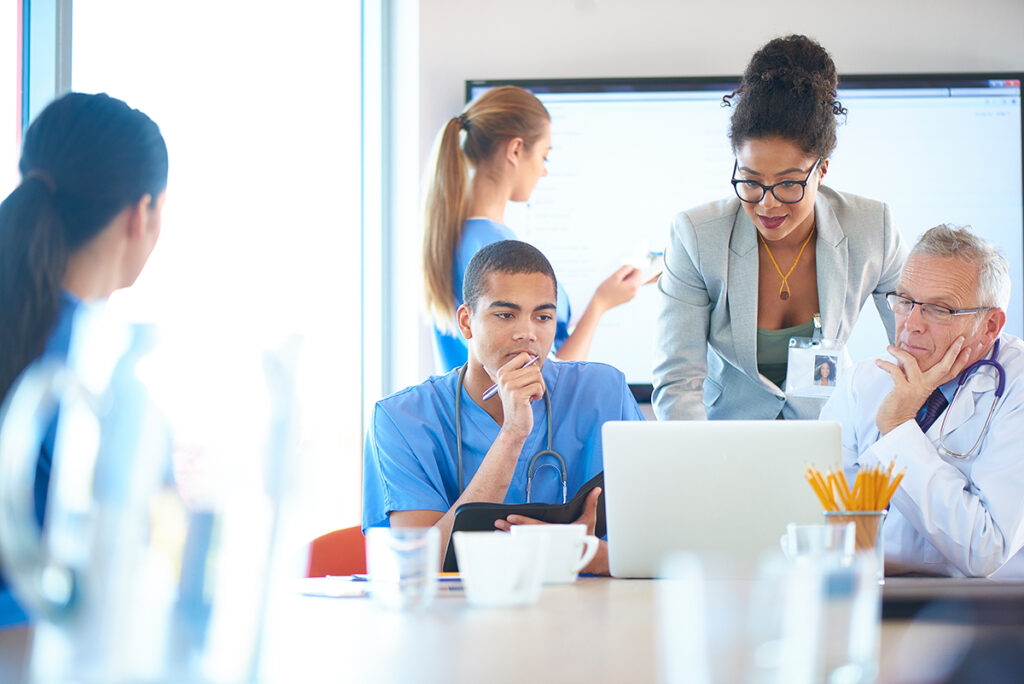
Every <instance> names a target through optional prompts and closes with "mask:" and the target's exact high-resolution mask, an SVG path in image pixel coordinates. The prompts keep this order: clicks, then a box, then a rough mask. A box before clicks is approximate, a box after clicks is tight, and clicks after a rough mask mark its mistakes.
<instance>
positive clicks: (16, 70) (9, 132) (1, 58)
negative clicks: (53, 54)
mask: <svg viewBox="0 0 1024 684" xmlns="http://www.w3.org/2000/svg"><path fill="white" fill-rule="evenodd" d="M20 4H21V3H19V2H8V3H4V4H3V5H2V6H0V191H2V192H3V194H2V195H0V199H2V198H3V197H7V195H9V194H10V192H11V190H13V189H14V187H15V186H16V185H17V184H18V157H19V156H21V149H20V148H21V140H20V139H19V137H18V133H19V131H20V128H21V125H20V122H21V100H20V99H19V98H18V88H19V87H20V86H21V84H20V83H19V82H18V80H19V78H20V76H21V69H20V64H21V51H20V50H21V43H20V41H19V40H18V36H20V35H21V22H20V21H19V19H20V12H19V5H20Z"/></svg>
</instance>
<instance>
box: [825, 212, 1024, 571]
mask: <svg viewBox="0 0 1024 684" xmlns="http://www.w3.org/2000/svg"><path fill="white" fill-rule="evenodd" d="M1009 298H1010V277H1009V268H1008V266H1007V263H1006V260H1005V259H1004V258H1003V257H1002V256H1001V255H1000V254H999V253H998V252H997V251H996V250H995V249H994V248H993V247H992V246H991V245H989V244H988V243H987V242H985V241H984V240H982V239H980V238H978V237H977V236H975V235H974V234H972V233H971V232H970V230H969V229H967V228H954V227H952V226H937V227H935V228H932V229H931V230H929V231H927V232H926V233H925V234H924V235H923V236H922V238H921V240H920V241H919V242H918V243H917V245H915V246H914V248H913V250H911V253H910V256H909V258H908V259H907V262H906V264H905V265H904V267H903V272H902V274H901V276H900V280H899V284H898V286H897V289H896V291H895V292H892V293H890V294H888V295H887V301H888V302H889V306H890V307H891V308H892V310H893V313H894V314H895V318H896V342H895V345H891V346H889V347H888V348H887V350H888V352H889V354H890V355H891V357H892V360H891V361H890V360H883V359H878V360H873V361H872V360H869V361H865V362H861V363H859V364H858V365H857V366H855V367H854V368H853V370H852V371H851V372H849V373H846V374H845V377H843V378H842V379H841V380H840V382H839V386H838V387H837V388H836V391H835V393H834V394H833V396H832V398H831V399H830V400H829V402H828V403H827V404H826V405H825V407H824V409H823V410H822V413H821V418H822V419H824V420H836V421H839V423H840V424H841V425H842V432H843V465H844V467H845V468H846V469H847V471H848V472H852V471H855V470H856V469H857V468H859V467H869V466H872V465H875V464H879V463H881V464H882V465H883V466H886V467H887V466H889V465H890V464H891V463H895V467H894V470H895V471H896V472H899V471H901V470H904V469H905V470H906V475H905V476H904V477H903V480H902V482H901V483H900V486H899V489H898V490H897V492H896V494H895V496H894V497H893V499H892V504H891V508H890V510H889V514H888V518H887V520H886V522H885V528H884V529H885V532H884V534H885V553H886V572H887V573H888V574H900V573H908V572H913V573H924V574H931V575H950V576H968V577H974V576H988V575H992V574H993V573H996V572H997V571H998V576H1001V577H1010V576H1012V577H1024V554H1021V553H1020V550H1021V548H1022V547H1024V449H1022V444H1024V342H1022V341H1021V339H1020V338H1018V337H1015V336H1013V335H1009V334H1006V333H1004V332H1002V329H1003V324H1004V323H1005V322H1006V307H1007V304H1008V302H1009Z"/></svg>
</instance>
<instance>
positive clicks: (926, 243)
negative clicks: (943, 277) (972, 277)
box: [910, 223, 1010, 311]
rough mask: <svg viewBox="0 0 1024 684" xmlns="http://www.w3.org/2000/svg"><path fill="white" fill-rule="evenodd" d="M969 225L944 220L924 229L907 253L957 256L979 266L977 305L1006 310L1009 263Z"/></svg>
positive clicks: (947, 256) (1008, 296)
mask: <svg viewBox="0 0 1024 684" xmlns="http://www.w3.org/2000/svg"><path fill="white" fill-rule="evenodd" d="M971 230H972V228H971V227H970V226H954V225H952V224H949V223H945V224H942V225H939V226H935V227H934V228H929V229H928V230H927V231H925V233H924V235H922V236H921V239H920V240H918V241H917V244H916V245H914V248H913V249H911V250H910V255H911V256H913V255H915V254H917V255H921V256H933V257H945V258H947V259H959V260H960V261H964V262H967V263H971V264H975V265H977V267H978V306H993V307H998V308H1000V309H1002V310H1003V311H1006V307H1007V306H1009V304H1010V265H1009V264H1008V263H1007V262H1006V258H1005V257H1004V256H1003V255H1002V254H1000V253H999V250H998V249H996V248H995V246H993V245H992V243H990V242H988V241H987V240H985V239H983V238H980V237H978V236H977V235H975V234H974V233H972V232H971Z"/></svg>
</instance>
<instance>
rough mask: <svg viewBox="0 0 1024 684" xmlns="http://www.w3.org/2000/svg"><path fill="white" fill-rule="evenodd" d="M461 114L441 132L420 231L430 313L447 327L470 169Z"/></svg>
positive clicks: (452, 314)
mask: <svg viewBox="0 0 1024 684" xmlns="http://www.w3.org/2000/svg"><path fill="white" fill-rule="evenodd" d="M461 120H462V119H460V117H455V118H453V119H451V120H450V121H449V122H448V123H447V124H446V125H445V127H444V132H443V133H442V134H441V143H440V145H439V146H438V150H437V163H436V165H435V167H434V177H433V180H432V181H431V183H430V189H429V190H428V191H427V206H426V230H425V231H424V233H423V273H424V276H425V279H426V290H427V307H428V309H429V311H430V314H431V316H433V317H434V320H435V321H437V322H438V323H439V324H441V325H442V326H445V327H447V328H450V327H451V325H452V320H453V319H454V318H455V308H456V307H455V301H456V300H455V293H454V292H452V265H453V264H454V262H455V248H456V247H457V246H458V243H459V236H460V235H461V233H462V224H463V223H464V222H465V220H466V185H467V179H468V177H469V169H468V168H467V167H468V165H467V163H466V158H465V157H464V156H463V154H462V150H461V149H460V148H459V129H460V128H461V126H460V122H461Z"/></svg>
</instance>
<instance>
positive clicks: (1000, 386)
mask: <svg viewBox="0 0 1024 684" xmlns="http://www.w3.org/2000/svg"><path fill="white" fill-rule="evenodd" d="M998 354H999V340H996V344H995V346H994V347H993V348H992V356H990V357H989V358H987V359H981V360H980V361H975V362H974V363H972V364H971V365H970V366H968V367H967V368H966V369H965V370H964V372H963V373H961V374H960V382H958V383H957V385H956V392H954V393H953V398H952V399H951V400H950V402H949V406H947V407H946V410H945V411H944V412H943V416H942V424H941V425H939V454H941V455H942V456H952V457H953V458H956V459H959V460H961V461H966V460H968V459H970V458H971V453H972V452H973V451H974V450H975V449H977V448H978V445H979V444H981V440H982V438H984V437H985V434H986V433H987V432H988V423H989V421H990V420H992V413H993V412H994V411H995V410H996V404H998V403H999V399H1000V398H1002V396H1003V390H1004V389H1005V388H1006V369H1004V368H1003V365H1002V364H1001V363H999V362H998V361H996V356H997V355H998ZM982 366H992V367H993V368H995V369H996V375H998V376H999V380H998V382H997V384H996V396H995V398H994V399H993V400H992V406H990V407H989V409H988V415H987V416H985V424H984V425H983V426H982V428H981V434H979V435H978V439H977V440H976V441H975V442H974V446H972V447H971V448H970V449H968V450H967V451H962V452H961V451H953V450H952V449H950V448H948V447H947V446H946V442H945V436H944V435H943V434H942V433H943V432H944V431H945V429H946V418H948V417H949V409H950V408H952V406H953V402H955V401H956V398H957V397H958V396H959V395H960V390H961V389H962V388H963V386H964V383H966V382H967V378H969V377H970V376H971V374H972V373H973V372H974V371H976V370H978V369H979V368H981V367H982Z"/></svg>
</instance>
